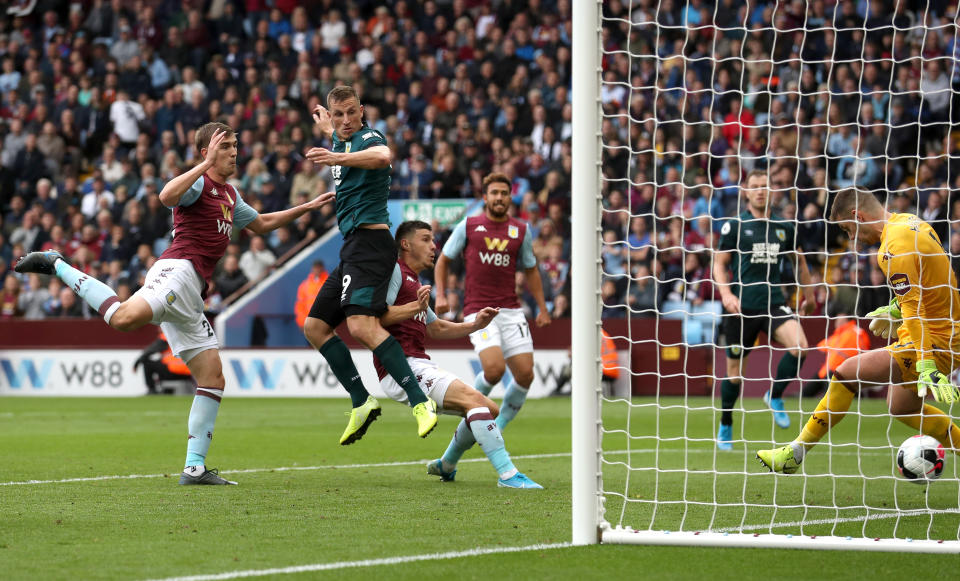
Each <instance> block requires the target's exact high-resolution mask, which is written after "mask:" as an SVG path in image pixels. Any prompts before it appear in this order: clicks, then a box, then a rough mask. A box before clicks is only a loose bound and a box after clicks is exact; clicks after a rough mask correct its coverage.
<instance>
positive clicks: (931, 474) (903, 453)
mask: <svg viewBox="0 0 960 581" xmlns="http://www.w3.org/2000/svg"><path fill="white" fill-rule="evenodd" d="M943 460H944V451H943V444H941V443H940V442H938V441H937V440H936V439H934V438H932V437H931V436H924V435H917V436H910V437H909V438H907V439H906V440H904V442H903V444H900V449H899V450H897V469H898V470H900V474H902V475H903V477H904V478H906V479H907V480H909V481H910V482H913V483H915V484H927V483H928V482H932V481H934V480H936V479H937V478H940V475H941V474H942V473H943Z"/></svg>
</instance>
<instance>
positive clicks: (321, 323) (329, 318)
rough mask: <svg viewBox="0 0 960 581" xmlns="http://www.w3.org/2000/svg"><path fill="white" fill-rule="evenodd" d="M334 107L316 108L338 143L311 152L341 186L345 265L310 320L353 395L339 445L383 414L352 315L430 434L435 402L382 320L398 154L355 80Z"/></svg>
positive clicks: (315, 339)
mask: <svg viewBox="0 0 960 581" xmlns="http://www.w3.org/2000/svg"><path fill="white" fill-rule="evenodd" d="M327 106H328V107H329V108H330V109H329V111H328V110H327V109H326V108H324V107H323V106H322V105H317V107H316V109H314V113H313V119H314V121H315V122H316V123H317V125H318V126H319V129H320V131H321V133H323V135H324V136H325V137H329V138H331V139H332V140H333V148H332V149H325V148H323V147H314V148H312V149H310V151H308V152H307V159H309V160H310V161H313V162H314V163H317V164H320V165H328V166H330V169H331V171H332V173H333V180H334V185H335V186H336V192H337V222H338V224H339V226H340V233H341V234H342V235H343V247H342V248H341V249H340V264H338V265H337V268H336V269H334V271H333V272H331V273H330V276H329V277H327V281H326V282H325V283H324V284H323V286H322V287H321V288H320V291H319V292H318V293H317V297H316V299H315V300H314V302H313V306H312V307H311V308H310V313H309V315H308V316H307V319H306V321H305V322H304V325H303V333H304V335H305V336H306V338H307V340H308V341H310V344H311V345H313V346H314V347H315V348H316V349H317V350H319V351H320V354H321V355H323V357H324V358H325V359H326V360H327V364H328V365H330V369H331V370H332V371H333V374H334V375H335V376H336V377H337V379H338V380H339V381H340V384H341V385H343V387H344V388H345V389H346V390H347V393H349V394H350V400H351V402H352V404H353V409H351V411H350V420H349V422H348V423H347V428H346V429H345V430H344V432H343V435H342V436H340V444H341V445H348V444H352V443H354V442H356V441H357V440H359V439H360V438H362V437H363V435H364V434H365V433H366V431H367V428H368V427H369V426H370V424H371V423H372V422H373V421H374V420H376V419H377V417H378V416H379V415H380V411H381V410H380V402H378V401H377V399H376V398H375V397H373V396H372V395H370V393H369V392H368V391H367V388H366V387H364V385H363V381H362V380H361V379H360V373H359V372H358V371H357V367H356V365H355V364H354V362H353V358H352V357H351V356H350V350H349V349H347V346H346V344H345V343H344V342H343V340H341V339H340V337H338V336H337V334H336V332H335V329H336V328H337V326H338V325H339V324H340V323H342V322H343V321H344V319H346V321H347V328H348V329H349V330H350V334H351V335H352V336H353V338H354V339H356V340H357V341H359V342H360V343H362V344H363V346H364V347H366V348H367V349H370V350H371V351H373V354H374V355H375V356H376V357H377V358H378V359H379V360H380V361H381V362H382V363H383V366H384V368H385V369H386V370H387V372H388V373H389V374H390V376H391V377H393V378H394V379H395V380H396V382H397V385H400V386H401V387H402V388H403V390H404V391H405V393H406V394H407V397H408V398H409V399H410V404H411V405H412V406H413V416H414V418H416V420H417V433H418V435H419V436H420V437H421V438H425V437H426V436H427V434H429V433H430V432H431V431H432V430H433V428H434V427H435V426H436V425H437V409H436V404H435V403H434V402H433V401H432V400H431V399H429V398H427V397H426V396H425V395H423V391H422V390H421V389H420V388H419V386H417V379H416V376H415V375H414V374H413V371H412V370H411V369H410V364H409V363H407V359H406V357H405V356H404V354H403V349H402V348H401V347H400V343H398V342H397V340H396V339H394V338H393V337H392V336H390V333H387V332H386V331H385V330H384V329H383V327H382V326H381V325H380V315H382V314H383V313H384V312H386V310H387V302H386V298H387V287H388V285H389V284H390V273H392V272H393V268H394V266H396V264H397V249H396V246H395V245H394V241H393V236H391V235H390V219H389V217H388V214H387V197H388V196H389V194H390V162H391V161H392V160H393V153H392V152H391V151H390V148H389V147H387V140H386V139H385V138H384V137H383V135H382V134H380V132H379V131H376V130H374V129H371V128H370V127H368V126H367V125H366V123H365V122H364V120H363V105H361V104H360V97H359V96H358V95H357V92H356V91H355V90H354V89H353V87H349V86H340V87H334V88H333V90H331V91H330V93H329V94H328V95H327Z"/></svg>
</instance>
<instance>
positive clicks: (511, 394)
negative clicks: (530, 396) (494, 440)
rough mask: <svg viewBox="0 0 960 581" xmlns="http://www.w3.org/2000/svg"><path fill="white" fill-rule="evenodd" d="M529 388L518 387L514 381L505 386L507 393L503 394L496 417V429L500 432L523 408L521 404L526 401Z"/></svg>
mask: <svg viewBox="0 0 960 581" xmlns="http://www.w3.org/2000/svg"><path fill="white" fill-rule="evenodd" d="M528 391H529V388H527V387H520V385H519V384H517V382H516V381H511V382H510V385H508V386H507V392H506V393H505V394H503V405H501V406H500V415H499V416H497V427H499V428H500V429H501V430H503V429H504V428H506V427H507V424H509V423H510V421H511V420H513V418H515V417H516V415H517V412H519V411H520V408H521V407H523V402H525V401H527V392H528Z"/></svg>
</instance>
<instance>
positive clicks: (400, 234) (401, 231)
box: [394, 220, 433, 252]
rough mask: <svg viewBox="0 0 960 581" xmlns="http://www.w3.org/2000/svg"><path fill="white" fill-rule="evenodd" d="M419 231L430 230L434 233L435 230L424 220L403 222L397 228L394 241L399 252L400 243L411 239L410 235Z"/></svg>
mask: <svg viewBox="0 0 960 581" xmlns="http://www.w3.org/2000/svg"><path fill="white" fill-rule="evenodd" d="M417 230H430V231H431V232H433V228H432V227H431V226H430V224H427V223H426V222H424V221H423V220H407V221H406V222H402V223H401V224H400V225H399V226H397V234H396V235H395V236H394V240H395V241H396V243H397V251H398V252H399V250H400V241H401V240H404V239H406V238H409V237H410V235H411V234H413V233H414V232H416V231H417Z"/></svg>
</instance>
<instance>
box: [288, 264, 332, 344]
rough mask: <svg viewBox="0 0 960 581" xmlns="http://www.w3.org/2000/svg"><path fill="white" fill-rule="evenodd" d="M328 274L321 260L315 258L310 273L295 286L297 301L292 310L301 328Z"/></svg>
mask: <svg viewBox="0 0 960 581" xmlns="http://www.w3.org/2000/svg"><path fill="white" fill-rule="evenodd" d="M328 276H329V273H327V269H326V267H325V266H324V264H323V261H322V260H316V261H314V263H313V267H312V268H311V269H310V274H308V275H307V278H305V279H304V280H303V282H301V283H300V286H298V287H297V301H296V303H295V304H294V309H293V311H294V315H295V316H296V319H297V325H299V326H300V328H301V329H302V328H303V324H304V321H306V320H307V315H308V314H309V313H310V308H311V307H312V306H313V301H314V299H315V298H316V296H317V293H318V292H320V287H322V286H323V283H325V282H326V281H327V277H328Z"/></svg>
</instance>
